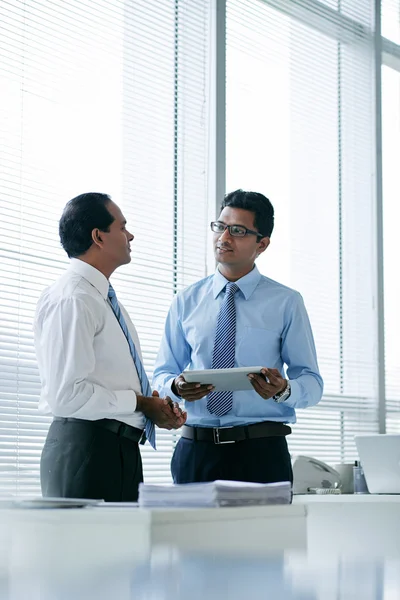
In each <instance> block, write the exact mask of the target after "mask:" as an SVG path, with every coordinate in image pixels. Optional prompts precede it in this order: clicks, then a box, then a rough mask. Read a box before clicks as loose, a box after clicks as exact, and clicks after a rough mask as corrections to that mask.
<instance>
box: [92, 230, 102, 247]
mask: <svg viewBox="0 0 400 600" xmlns="http://www.w3.org/2000/svg"><path fill="white" fill-rule="evenodd" d="M102 235H103V232H102V231H100V229H93V231H92V240H93V243H94V244H96V246H98V247H99V248H102V246H103V238H102Z"/></svg>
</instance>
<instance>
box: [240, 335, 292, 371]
mask: <svg viewBox="0 0 400 600" xmlns="http://www.w3.org/2000/svg"><path fill="white" fill-rule="evenodd" d="M236 361H237V366H238V367H247V366H249V367H250V366H254V367H255V366H258V365H259V366H263V367H268V368H270V369H274V368H276V369H280V368H281V367H282V358H281V334H280V331H277V330H273V329H262V328H260V327H245V328H244V330H243V333H242V335H241V336H240V337H239V340H237V349H236Z"/></svg>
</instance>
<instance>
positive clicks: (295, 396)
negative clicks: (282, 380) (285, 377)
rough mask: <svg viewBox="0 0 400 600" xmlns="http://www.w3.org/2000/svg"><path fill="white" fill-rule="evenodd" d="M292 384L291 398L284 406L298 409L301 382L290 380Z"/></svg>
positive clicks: (285, 401)
mask: <svg viewBox="0 0 400 600" xmlns="http://www.w3.org/2000/svg"><path fill="white" fill-rule="evenodd" d="M289 383H290V396H289V398H287V399H286V400H284V402H282V406H283V405H285V406H290V408H296V406H297V403H298V400H299V398H300V396H301V390H300V385H299V382H298V381H296V380H295V379H289Z"/></svg>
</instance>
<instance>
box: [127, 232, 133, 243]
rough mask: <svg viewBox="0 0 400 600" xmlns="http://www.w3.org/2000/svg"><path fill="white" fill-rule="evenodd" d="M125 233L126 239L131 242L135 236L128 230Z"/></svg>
mask: <svg viewBox="0 0 400 600" xmlns="http://www.w3.org/2000/svg"><path fill="white" fill-rule="evenodd" d="M127 234H128V241H129V242H131V241H132V240H133V239H134V237H135V236H134V235H133V233H130V232H129V231H127Z"/></svg>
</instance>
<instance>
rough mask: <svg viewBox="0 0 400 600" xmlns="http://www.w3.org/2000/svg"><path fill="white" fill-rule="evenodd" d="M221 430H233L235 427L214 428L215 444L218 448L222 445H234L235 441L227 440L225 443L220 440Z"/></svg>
mask: <svg viewBox="0 0 400 600" xmlns="http://www.w3.org/2000/svg"><path fill="white" fill-rule="evenodd" d="M220 429H233V427H214V428H213V437H214V444H217V445H218V446H220V445H221V444H234V443H235V440H226V441H225V442H221V440H220V439H219V431H220Z"/></svg>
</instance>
